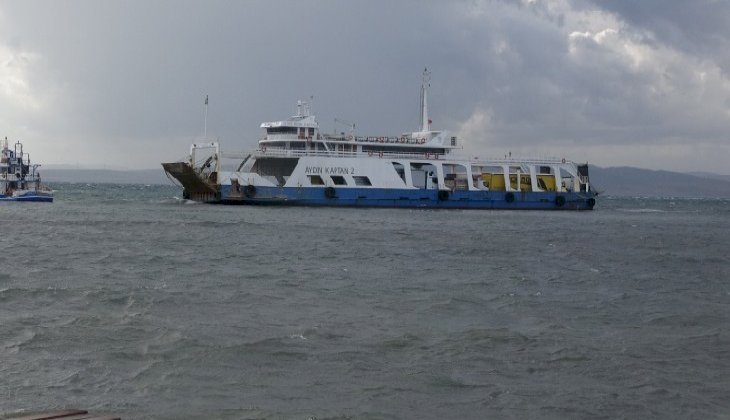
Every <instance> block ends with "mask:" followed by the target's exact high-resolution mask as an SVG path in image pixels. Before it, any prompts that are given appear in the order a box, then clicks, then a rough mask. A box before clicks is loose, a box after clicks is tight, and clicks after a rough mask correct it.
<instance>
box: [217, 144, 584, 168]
mask: <svg viewBox="0 0 730 420" xmlns="http://www.w3.org/2000/svg"><path fill="white" fill-rule="evenodd" d="M256 155H257V156H272V157H305V156H315V157H345V158H363V157H370V158H388V159H392V158H401V159H414V160H468V161H470V162H472V164H473V165H482V166H487V165H500V166H501V165H505V166H522V165H552V166H561V165H573V162H571V161H566V160H565V159H564V158H555V157H547V158H509V159H481V158H479V157H469V156H464V155H457V154H441V153H426V152H389V151H368V152H352V151H341V150H331V151H326V150H301V149H281V148H276V147H261V148H259V149H258V150H256ZM223 156H224V157H245V154H244V153H235V154H232V153H224V154H223Z"/></svg>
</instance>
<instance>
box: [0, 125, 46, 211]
mask: <svg viewBox="0 0 730 420" xmlns="http://www.w3.org/2000/svg"><path fill="white" fill-rule="evenodd" d="M39 166H41V165H38V164H36V165H31V163H30V155H29V154H28V153H25V152H23V144H22V143H21V142H16V143H15V145H14V147H13V149H12V150H11V149H10V148H9V147H8V138H7V137H5V140H4V141H3V145H2V150H1V151H0V202H4V201H35V202H45V203H50V202H53V190H51V189H50V188H49V187H48V186H46V185H44V184H43V183H42V182H41V175H40V172H38V167H39Z"/></svg>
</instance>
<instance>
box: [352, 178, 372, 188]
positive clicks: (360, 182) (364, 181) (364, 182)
mask: <svg viewBox="0 0 730 420" xmlns="http://www.w3.org/2000/svg"><path fill="white" fill-rule="evenodd" d="M352 179H353V180H354V181H355V185H357V186H361V187H362V186H365V187H369V186H371V185H373V184H372V183H370V178H368V177H366V176H353V177H352Z"/></svg>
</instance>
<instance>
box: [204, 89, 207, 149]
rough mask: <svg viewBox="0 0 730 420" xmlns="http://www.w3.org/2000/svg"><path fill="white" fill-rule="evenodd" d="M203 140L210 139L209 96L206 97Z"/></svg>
mask: <svg viewBox="0 0 730 420" xmlns="http://www.w3.org/2000/svg"><path fill="white" fill-rule="evenodd" d="M203 124H204V125H203V138H205V139H206V140H207V139H208V95H205V120H204V123H203Z"/></svg>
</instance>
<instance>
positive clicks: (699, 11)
mask: <svg viewBox="0 0 730 420" xmlns="http://www.w3.org/2000/svg"><path fill="white" fill-rule="evenodd" d="M588 4H590V5H591V6H592V7H600V8H603V9H604V10H607V11H609V12H612V13H615V14H617V15H618V16H621V18H623V19H624V20H626V22H628V23H629V24H631V25H634V26H635V27H637V28H644V29H646V30H647V31H650V32H651V34H653V38H654V39H655V40H656V42H658V43H663V44H667V45H672V46H673V47H675V48H677V49H679V50H682V51H684V52H685V53H687V54H691V55H698V56H701V57H704V58H707V59H710V60H717V62H718V63H719V64H721V65H722V67H723V69H724V71H725V72H726V73H727V72H728V71H730V48H729V47H730V2H727V1H721V0H720V1H718V0H696V1H666V0H642V1H629V0H615V1H590V2H589V3H588Z"/></svg>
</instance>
